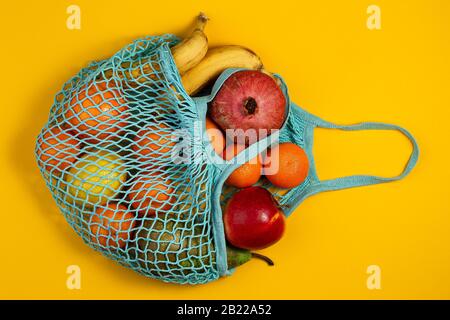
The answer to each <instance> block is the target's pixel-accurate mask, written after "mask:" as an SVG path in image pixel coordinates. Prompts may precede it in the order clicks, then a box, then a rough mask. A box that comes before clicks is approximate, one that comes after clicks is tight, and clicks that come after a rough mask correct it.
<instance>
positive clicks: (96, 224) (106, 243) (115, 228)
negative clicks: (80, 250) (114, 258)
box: [89, 203, 136, 249]
mask: <svg viewBox="0 0 450 320" xmlns="http://www.w3.org/2000/svg"><path fill="white" fill-rule="evenodd" d="M135 227H136V220H135V216H134V215H133V214H132V213H131V212H129V211H128V209H127V207H125V206H124V205H122V204H118V203H110V204H108V205H107V206H106V207H99V208H98V209H97V210H95V213H94V214H93V215H92V216H91V219H90V222H89V231H90V236H91V241H92V242H93V243H95V244H96V245H100V246H101V247H103V248H107V249H109V248H112V249H117V248H124V247H125V246H126V244H127V243H128V242H129V241H130V240H131V238H132V233H133V229H134V228H135Z"/></svg>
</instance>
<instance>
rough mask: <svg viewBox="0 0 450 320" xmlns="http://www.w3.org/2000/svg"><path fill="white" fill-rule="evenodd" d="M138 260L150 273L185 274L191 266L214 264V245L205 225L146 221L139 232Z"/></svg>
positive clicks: (137, 236) (137, 237) (158, 219)
mask: <svg viewBox="0 0 450 320" xmlns="http://www.w3.org/2000/svg"><path fill="white" fill-rule="evenodd" d="M136 239H137V247H138V261H139V264H140V265H141V267H142V268H144V269H145V270H146V271H147V272H149V273H151V274H155V275H159V276H162V275H163V276H181V275H183V274H184V273H189V272H190V270H189V269H190V268H196V269H197V270H198V269H199V268H202V267H203V266H205V267H208V266H210V265H211V263H212V261H213V259H214V256H213V255H211V254H210V252H211V251H212V250H213V244H212V243H211V241H209V238H208V236H207V235H204V232H203V230H202V228H200V227H194V228H193V227H192V225H190V224H189V223H187V222H185V221H175V220H172V219H169V220H161V219H160V218H159V217H157V218H155V219H152V220H145V222H144V224H143V225H142V226H141V227H140V228H139V230H138V231H137V233H136Z"/></svg>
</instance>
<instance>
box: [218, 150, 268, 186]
mask: <svg viewBox="0 0 450 320" xmlns="http://www.w3.org/2000/svg"><path fill="white" fill-rule="evenodd" d="M244 149H245V145H242V144H231V145H229V146H228V147H226V148H225V151H224V152H223V155H222V157H223V159H225V160H227V161H228V160H231V159H233V158H234V157H235V156H236V155H237V154H238V153H240V152H241V151H243V150H244ZM261 172H262V165H261V161H260V159H259V156H256V157H255V158H253V159H251V160H250V161H248V162H246V163H244V164H242V165H241V166H240V167H238V168H237V169H236V170H234V171H233V172H232V173H231V174H230V175H229V176H228V178H227V180H226V181H225V183H226V184H227V185H229V186H233V187H236V188H245V187H250V186H251V185H253V184H255V183H256V182H258V180H259V178H260V177H261Z"/></svg>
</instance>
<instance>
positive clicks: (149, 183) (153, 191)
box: [128, 172, 175, 217]
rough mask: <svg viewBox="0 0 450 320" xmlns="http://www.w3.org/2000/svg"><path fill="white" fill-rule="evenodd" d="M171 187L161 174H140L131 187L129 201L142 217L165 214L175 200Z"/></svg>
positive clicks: (169, 182) (170, 183)
mask: <svg viewBox="0 0 450 320" xmlns="http://www.w3.org/2000/svg"><path fill="white" fill-rule="evenodd" d="M171 185H172V182H171V181H170V180H167V179H165V177H164V175H162V174H161V173H150V172H143V173H140V174H139V175H138V176H136V178H135V179H134V181H133V182H132V184H131V186H130V189H129V193H128V200H129V201H130V204H131V206H132V207H133V208H134V209H136V210H137V212H138V215H139V216H140V217H144V216H155V215H157V214H160V213H165V212H166V211H169V210H171V209H172V207H173V202H174V200H175V199H174V196H173V193H174V189H173V188H172V187H171Z"/></svg>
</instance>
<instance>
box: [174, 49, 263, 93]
mask: <svg viewBox="0 0 450 320" xmlns="http://www.w3.org/2000/svg"><path fill="white" fill-rule="evenodd" d="M228 68H246V69H255V70H257V69H260V68H262V62H261V59H260V58H259V57H258V56H257V55H256V54H255V53H254V52H252V51H251V50H249V49H247V48H244V47H241V46H221V47H216V48H212V49H209V50H208V52H207V53H206V55H205V57H204V58H203V60H202V61H200V63H199V64H197V65H196V66H195V67H193V68H192V69H190V70H189V71H187V72H186V73H185V74H184V75H183V76H182V77H181V81H182V83H183V86H184V89H185V90H186V92H187V93H188V94H189V95H194V94H196V93H197V92H198V91H199V90H200V89H202V88H203V87H204V86H206V85H207V84H208V83H209V82H210V81H211V80H213V79H215V78H216V77H218V76H219V75H220V74H221V73H222V72H223V71H224V70H225V69H228Z"/></svg>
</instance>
